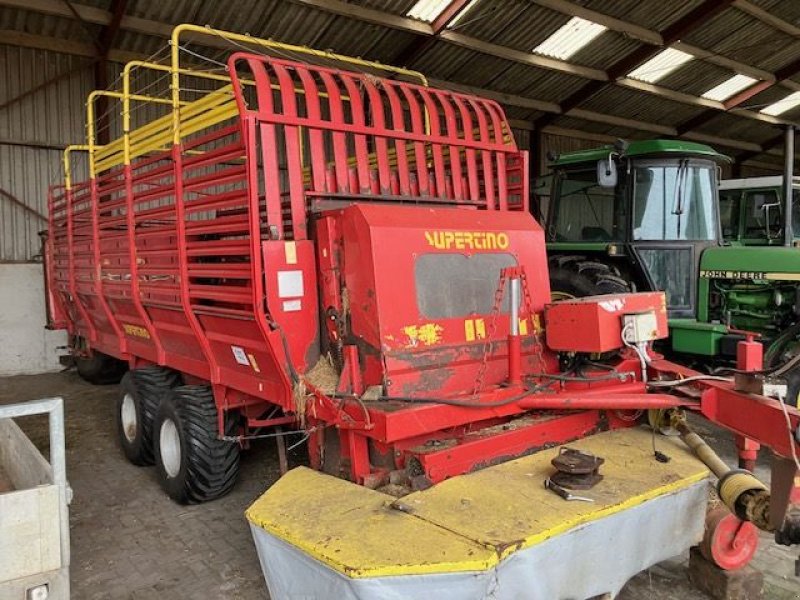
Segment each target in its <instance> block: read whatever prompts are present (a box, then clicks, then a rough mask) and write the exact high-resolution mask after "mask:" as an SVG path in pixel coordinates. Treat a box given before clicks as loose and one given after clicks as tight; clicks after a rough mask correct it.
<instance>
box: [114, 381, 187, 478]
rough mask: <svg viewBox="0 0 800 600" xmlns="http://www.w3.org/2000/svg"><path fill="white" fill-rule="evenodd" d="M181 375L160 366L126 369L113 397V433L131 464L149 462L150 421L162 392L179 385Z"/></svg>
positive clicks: (152, 461) (150, 460) (152, 418)
mask: <svg viewBox="0 0 800 600" xmlns="http://www.w3.org/2000/svg"><path fill="white" fill-rule="evenodd" d="M180 383H181V376H180V374H179V373H176V372H175V371H171V370H169V369H165V368H163V367H158V366H152V367H143V368H141V369H134V370H133V371H128V372H127V373H126V374H125V376H124V377H123V378H122V386H121V390H120V395H119V397H118V399H117V433H118V435H119V442H120V445H121V446H122V451H123V452H124V453H125V456H126V457H127V459H128V460H129V461H130V462H131V463H133V464H134V465H138V466H143V465H152V464H153V463H154V462H155V459H154V458H153V421H154V420H155V416H156V411H157V410H158V405H159V404H160V403H161V399H162V398H163V396H164V394H165V393H166V392H168V391H169V390H170V389H171V388H173V387H175V386H177V385H180Z"/></svg>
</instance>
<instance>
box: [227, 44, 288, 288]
mask: <svg viewBox="0 0 800 600" xmlns="http://www.w3.org/2000/svg"><path fill="white" fill-rule="evenodd" d="M236 59H237V55H232V56H231V57H230V58H229V60H228V69H229V70H230V72H232V73H235V72H236ZM247 63H248V65H249V66H250V70H251V71H252V73H253V79H254V80H255V82H256V98H257V103H258V107H257V109H258V110H257V111H249V110H248V109H247V106H246V105H245V102H244V95H243V93H242V89H241V84H240V83H239V79H238V78H237V77H232V80H233V82H234V89H235V90H236V93H235V96H236V102H237V104H238V105H239V113H240V115H242V119H243V121H244V122H243V126H242V127H243V129H242V135H243V136H245V148H246V150H247V152H249V154H246V156H247V160H248V161H251V162H258V161H257V156H256V148H257V144H256V132H255V127H256V123H257V121H256V120H255V117H254V116H253V115H254V114H257V115H258V118H259V119H267V118H268V116H269V115H272V114H274V104H273V101H272V87H271V81H270V78H269V76H268V75H267V73H266V71H265V70H264V64H263V62H262V61H261V60H260V59H249V60H248V61H247ZM250 127H252V128H253V131H250V130H249V128H250ZM259 134H260V136H261V160H262V163H263V170H264V202H265V204H266V208H265V210H266V218H267V222H266V224H267V225H268V226H269V227H275V228H276V229H277V232H278V237H279V238H283V237H284V236H285V232H284V227H283V213H282V210H281V185H280V183H281V179H280V164H279V161H278V143H277V140H276V127H275V125H273V124H272V123H269V122H261V123H259ZM251 138H252V139H251ZM248 184H249V189H250V190H256V192H255V193H256V195H257V194H258V174H257V172H256V174H254V175H251V174H250V173H249V171H248ZM251 193H253V192H252V191H251ZM257 204H258V203H257V202H256V205H257ZM256 211H257V212H258V208H257V207H256ZM260 252H261V250H260V249H259V253H260ZM259 277H260V275H259Z"/></svg>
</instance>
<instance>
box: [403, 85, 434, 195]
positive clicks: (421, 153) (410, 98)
mask: <svg viewBox="0 0 800 600" xmlns="http://www.w3.org/2000/svg"><path fill="white" fill-rule="evenodd" d="M400 91H401V92H403V95H404V96H405V98H406V104H407V106H408V110H409V113H410V114H411V131H412V133H415V134H416V135H424V134H425V121H424V119H423V117H422V110H421V109H420V105H419V101H418V100H417V98H416V96H415V95H414V93H413V91H412V90H411V89H410V88H409V86H407V85H404V86H402V87H401V88H400ZM414 162H415V163H416V167H417V185H418V186H419V191H418V194H419V195H420V196H425V195H427V194H428V191H429V189H430V188H429V186H428V159H427V156H426V153H425V142H414Z"/></svg>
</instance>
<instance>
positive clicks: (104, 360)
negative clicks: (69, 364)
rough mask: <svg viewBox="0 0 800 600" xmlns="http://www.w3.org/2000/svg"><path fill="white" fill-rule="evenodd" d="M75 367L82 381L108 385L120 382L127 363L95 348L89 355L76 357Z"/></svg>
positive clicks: (126, 368)
mask: <svg viewBox="0 0 800 600" xmlns="http://www.w3.org/2000/svg"><path fill="white" fill-rule="evenodd" d="M75 367H76V369H77V370H78V375H80V376H81V379H83V380H84V381H88V382H89V383H92V384H94V385H108V384H111V383H119V382H120V380H121V379H122V376H123V375H125V372H126V371H127V370H128V363H126V362H125V361H122V360H118V359H116V358H114V357H113V356H109V355H108V354H103V353H102V352H97V351H96V350H95V351H93V352H92V354H91V356H88V357H83V356H79V357H77V358H76V359H75Z"/></svg>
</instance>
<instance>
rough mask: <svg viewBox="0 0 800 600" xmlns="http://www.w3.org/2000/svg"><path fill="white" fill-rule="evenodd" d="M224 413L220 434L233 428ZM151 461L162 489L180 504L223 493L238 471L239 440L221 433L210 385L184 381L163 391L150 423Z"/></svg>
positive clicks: (233, 420) (231, 417)
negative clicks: (153, 442)
mask: <svg viewBox="0 0 800 600" xmlns="http://www.w3.org/2000/svg"><path fill="white" fill-rule="evenodd" d="M236 426H237V422H236V418H235V415H233V414H228V415H226V419H225V434H226V435H235V434H236ZM153 437H154V441H155V454H156V467H157V470H158V478H159V483H160V484H161V487H162V488H163V489H164V491H165V492H166V493H167V494H168V495H169V497H170V498H172V499H173V500H174V501H175V502H178V503H179V504H197V503H200V502H207V501H209V500H214V499H216V498H219V497H221V496H224V495H225V494H227V493H228V492H229V491H231V489H232V488H233V485H234V484H235V483H236V477H237V476H238V474H239V444H238V443H237V442H234V441H228V440H223V439H220V437H219V435H218V429H217V406H216V403H215V402H214V395H213V393H212V391H211V388H209V387H208V386H200V385H185V386H180V387H176V388H173V389H172V390H170V391H169V392H167V394H165V396H164V398H163V400H162V401H161V404H160V406H159V407H158V412H157V414H156V420H155V424H154V428H153Z"/></svg>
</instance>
